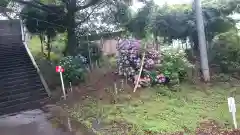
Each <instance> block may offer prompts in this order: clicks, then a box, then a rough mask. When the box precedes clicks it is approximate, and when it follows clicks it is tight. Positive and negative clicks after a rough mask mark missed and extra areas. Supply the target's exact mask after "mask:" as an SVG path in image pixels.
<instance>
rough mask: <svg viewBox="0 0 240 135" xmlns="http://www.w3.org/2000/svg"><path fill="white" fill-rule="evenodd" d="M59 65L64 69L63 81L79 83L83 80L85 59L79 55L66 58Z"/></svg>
mask: <svg viewBox="0 0 240 135" xmlns="http://www.w3.org/2000/svg"><path fill="white" fill-rule="evenodd" d="M59 65H61V66H63V67H64V70H65V71H64V73H63V77H64V79H65V81H68V82H72V83H79V82H83V81H84V80H85V76H86V58H84V57H83V56H81V55H78V56H75V57H73V56H67V57H64V58H62V59H61V60H60V62H59Z"/></svg>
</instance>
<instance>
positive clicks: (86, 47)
mask: <svg viewBox="0 0 240 135" xmlns="http://www.w3.org/2000/svg"><path fill="white" fill-rule="evenodd" d="M77 52H78V53H79V54H81V55H82V56H84V57H85V58H86V59H87V63H89V62H90V58H91V61H92V62H95V61H99V60H100V58H101V56H102V52H101V49H100V48H99V46H98V44H97V43H89V44H88V43H87V42H83V43H80V46H79V48H78V50H77ZM89 53H90V58H89Z"/></svg>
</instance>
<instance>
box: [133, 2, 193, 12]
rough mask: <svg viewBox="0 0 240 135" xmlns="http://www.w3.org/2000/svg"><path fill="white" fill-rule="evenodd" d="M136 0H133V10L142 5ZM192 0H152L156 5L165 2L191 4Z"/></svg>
mask: <svg viewBox="0 0 240 135" xmlns="http://www.w3.org/2000/svg"><path fill="white" fill-rule="evenodd" d="M137 1H138V0H133V7H132V8H133V10H137V9H138V8H141V7H142V6H143V4H142V3H140V2H137ZM192 1H193V0H154V2H155V3H156V4H158V5H163V4H165V3H167V4H169V5H171V4H191V3H192Z"/></svg>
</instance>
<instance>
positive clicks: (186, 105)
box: [69, 84, 240, 134]
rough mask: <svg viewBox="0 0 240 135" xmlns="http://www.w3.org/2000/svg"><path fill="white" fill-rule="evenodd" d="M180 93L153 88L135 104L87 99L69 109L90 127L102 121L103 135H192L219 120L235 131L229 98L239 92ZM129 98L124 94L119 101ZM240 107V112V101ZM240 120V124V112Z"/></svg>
mask: <svg viewBox="0 0 240 135" xmlns="http://www.w3.org/2000/svg"><path fill="white" fill-rule="evenodd" d="M180 89H181V90H180V92H171V91H170V90H169V89H167V88H151V89H147V90H143V91H141V93H140V96H139V97H132V98H131V100H125V101H124V102H118V103H117V104H106V103H101V102H99V101H98V102H97V101H96V100H95V99H93V98H87V99H85V100H84V101H82V102H81V103H76V104H75V106H74V107H73V108H69V112H70V113H71V115H72V116H73V117H74V118H76V119H77V120H78V121H80V122H82V123H84V124H86V125H88V126H89V127H94V125H93V124H94V121H95V120H96V119H100V125H101V129H100V130H99V132H102V133H103V132H105V134H106V133H107V134H112V133H111V132H116V133H117V134H119V133H120V132H121V133H122V132H125V133H126V132H128V133H127V134H131V133H132V134H133V132H134V133H136V132H138V134H144V132H158V133H173V132H177V131H185V132H186V131H187V132H192V131H194V130H195V129H196V128H197V126H198V125H199V123H200V122H201V121H203V120H207V119H212V120H216V121H217V122H218V123H219V124H221V125H222V126H223V127H224V128H230V127H231V125H232V124H231V123H232V120H231V115H230V113H229V112H228V106H227V97H228V95H229V93H230V92H231V91H232V90H236V88H229V87H227V88H226V89H224V88H223V87H222V86H221V85H218V86H213V87H209V88H207V90H204V91H203V90H201V89H199V88H198V87H195V86H191V85H184V84H182V85H181V86H180ZM129 96H130V95H126V94H120V95H118V98H126V97H129ZM235 96H236V100H238V99H240V94H238V95H235ZM126 99H127V98H126ZM237 103H238V104H237V110H239V109H240V104H239V101H237ZM237 119H238V120H240V112H239V111H238V114H237ZM113 128H114V129H113ZM126 130H127V131H126Z"/></svg>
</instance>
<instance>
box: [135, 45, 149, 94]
mask: <svg viewBox="0 0 240 135" xmlns="http://www.w3.org/2000/svg"><path fill="white" fill-rule="evenodd" d="M145 49H146V43H145V44H144V53H143V56H142V61H141V67H140V71H139V74H138V79H137V82H136V84H135V87H134V89H133V92H136V90H137V87H138V84H139V80H140V77H141V74H142V70H143V65H144V60H145V55H146V52H145Z"/></svg>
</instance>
